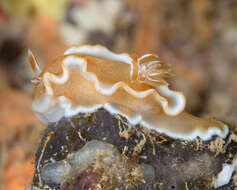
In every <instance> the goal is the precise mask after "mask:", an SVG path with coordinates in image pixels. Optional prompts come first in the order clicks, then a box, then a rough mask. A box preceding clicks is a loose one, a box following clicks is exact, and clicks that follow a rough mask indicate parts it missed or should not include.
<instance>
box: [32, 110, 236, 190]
mask: <svg viewBox="0 0 237 190" xmlns="http://www.w3.org/2000/svg"><path fill="white" fill-rule="evenodd" d="M236 154H237V131H236V129H235V130H234V128H233V127H232V128H231V127H230V133H229V134H228V136H227V137H226V139H221V138H220V137H213V139H212V140H210V141H206V142H203V141H202V140H201V139H200V138H196V139H195V140H194V141H184V140H176V139H171V138H169V137H167V136H165V135H163V134H159V133H157V132H155V131H152V130H148V129H147V128H144V127H142V126H139V125H137V126H135V127H133V126H131V125H129V124H128V123H127V121H126V119H124V118H123V117H121V116H120V115H111V114H110V113H108V112H107V111H105V110H103V109H100V110H98V111H97V112H95V113H90V114H79V115H77V116H74V117H72V118H63V119H61V120H60V121H59V122H57V123H52V124H50V125H49V126H48V128H47V129H46V130H45V132H44V134H43V137H42V140H41V143H40V146H39V149H38V151H37V153H36V162H35V174H34V178H33V181H32V184H31V185H30V187H29V189H31V190H39V189H48V190H77V189H81V190H87V189H102V190H110V189H111V190H112V189H116V190H120V189H121V190H123V189H124V190H125V189H128V190H214V189H217V190H233V189H235V185H236V184H237V182H236V180H237V174H235V172H234V171H233V170H234V166H235V164H236V163H235V162H234V161H235V156H236ZM222 174H223V175H224V176H225V177H223V176H222V177H221V175H222ZM227 174H229V178H230V179H228V177H227V176H228V175H227ZM225 183H227V184H225ZM223 184H225V185H223Z"/></svg>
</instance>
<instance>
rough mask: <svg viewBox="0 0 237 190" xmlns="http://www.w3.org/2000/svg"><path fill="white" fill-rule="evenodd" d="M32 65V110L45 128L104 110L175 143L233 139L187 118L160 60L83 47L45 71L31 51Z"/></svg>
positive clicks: (217, 127) (222, 128)
mask: <svg viewBox="0 0 237 190" xmlns="http://www.w3.org/2000/svg"><path fill="white" fill-rule="evenodd" d="M29 62H30V64H31V67H32V69H33V71H34V73H35V77H34V78H33V79H32V83H33V84H34V89H35V97H34V101H33V104H32V109H33V111H34V112H35V113H36V115H37V116H38V118H39V119H40V120H41V121H42V122H44V123H48V122H57V121H58V120H60V119H61V118H62V117H72V116H75V115H77V114H78V113H88V112H95V111H96V110H98V109H99V108H104V109H106V110H107V111H109V112H110V113H111V114H120V115H122V116H124V117H125V118H126V119H127V120H128V122H129V123H130V124H131V125H133V126H134V125H136V124H140V125H142V126H143V127H146V128H149V129H152V130H155V131H157V132H159V133H164V134H166V135H168V136H170V137H172V138H178V139H184V140H193V139H194V138H196V137H198V136H199V137H200V138H201V139H203V140H209V139H210V138H211V137H212V136H214V135H218V136H221V137H222V138H225V137H226V135H227V134H228V127H227V126H226V125H225V124H223V123H222V122H219V121H216V120H209V119H202V118H198V117H195V116H193V115H191V114H188V113H186V112H184V108H185V97H184V95H183V94H182V93H181V92H177V91H173V90H171V89H169V85H168V83H167V82H166V80H165V77H167V76H170V66H169V65H168V64H167V63H165V62H162V61H159V60H158V57H157V56H156V55H153V54H147V55H144V56H142V57H137V56H136V55H128V54H116V53H113V52H111V51H110V50H108V49H107V48H105V47H103V46H99V45H95V46H89V45H84V46H73V47H71V48H69V49H67V50H66V51H65V53H64V55H63V56H61V57H59V58H57V59H55V60H54V61H53V62H51V63H49V64H46V65H45V67H44V68H43V69H42V70H41V69H40V65H38V63H37V61H36V59H35V57H34V56H33V54H32V53H31V52H30V51H29Z"/></svg>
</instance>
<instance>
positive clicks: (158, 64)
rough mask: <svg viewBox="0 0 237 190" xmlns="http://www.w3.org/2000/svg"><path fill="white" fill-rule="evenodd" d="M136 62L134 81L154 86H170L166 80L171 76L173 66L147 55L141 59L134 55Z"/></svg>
mask: <svg viewBox="0 0 237 190" xmlns="http://www.w3.org/2000/svg"><path fill="white" fill-rule="evenodd" d="M132 57H133V60H134V62H135V69H134V70H135V72H137V74H136V77H135V78H133V79H132V80H137V81H138V82H142V83H147V84H149V85H152V86H157V85H168V83H167V82H166V81H165V79H164V78H167V77H170V76H171V66H170V65H169V64H167V63H165V62H163V61H160V60H158V56H157V55H154V54H147V55H145V56H142V57H140V58H137V56H136V55H133V56H132Z"/></svg>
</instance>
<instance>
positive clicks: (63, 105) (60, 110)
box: [32, 95, 229, 141]
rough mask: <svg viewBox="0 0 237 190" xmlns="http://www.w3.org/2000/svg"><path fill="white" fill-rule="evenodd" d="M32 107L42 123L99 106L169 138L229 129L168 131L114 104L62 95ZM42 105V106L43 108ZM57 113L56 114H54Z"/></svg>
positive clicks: (222, 134)
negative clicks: (74, 101)
mask: <svg viewBox="0 0 237 190" xmlns="http://www.w3.org/2000/svg"><path fill="white" fill-rule="evenodd" d="M49 102H50V105H51V107H50V108H49V109H48V111H46V112H45V113H40V112H38V111H39V110H38V109H39V107H40V106H41V109H45V107H44V106H47V105H49V104H48V103H49ZM32 107H33V109H34V108H37V110H38V111H36V115H37V117H38V118H39V119H40V120H41V121H42V122H44V123H46V124H47V123H48V122H57V121H59V120H60V119H61V118H62V117H66V118H70V117H73V116H75V115H77V114H78V113H88V112H91V113H93V112H96V111H97V110H98V109H99V108H104V109H105V110H107V111H108V112H109V113H111V114H120V115H122V116H123V117H125V118H126V119H127V120H128V122H129V123H130V124H131V125H137V124H141V125H142V126H144V127H147V128H148V129H152V130H155V131H157V132H158V133H164V134H166V135H168V136H170V137H171V138H174V139H182V140H194V139H195V138H196V137H197V136H199V137H200V138H201V139H202V140H204V141H206V140H210V139H211V137H212V136H214V135H218V136H220V137H222V138H225V137H226V136H227V134H228V133H229V129H228V127H227V125H224V132H223V131H222V130H221V129H219V128H217V127H214V126H213V127H210V128H209V129H208V131H204V130H195V131H192V132H191V133H185V134H184V133H177V132H172V131H169V130H168V129H161V128H157V127H153V126H151V125H149V124H148V123H147V122H145V121H143V120H142V117H141V116H140V115H136V116H134V117H128V116H127V115H124V114H123V113H121V112H120V111H119V110H118V109H117V108H116V105H113V104H110V103H107V104H104V105H99V104H98V105H94V106H91V107H88V106H72V104H71V102H70V100H69V99H67V98H66V97H64V96H61V97H58V98H56V99H52V98H51V97H50V96H47V95H45V96H44V97H43V98H42V99H41V100H39V101H35V102H34V103H33V104H32ZM43 107H44V108H43ZM55 113H57V114H55Z"/></svg>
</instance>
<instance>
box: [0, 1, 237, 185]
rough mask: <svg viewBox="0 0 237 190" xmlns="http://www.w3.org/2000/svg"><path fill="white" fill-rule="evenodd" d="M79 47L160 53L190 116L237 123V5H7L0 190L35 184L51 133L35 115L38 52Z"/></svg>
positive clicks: (0, 83)
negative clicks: (45, 134) (42, 144)
mask: <svg viewBox="0 0 237 190" xmlns="http://www.w3.org/2000/svg"><path fill="white" fill-rule="evenodd" d="M72 44H103V45H105V46H107V47H108V48H109V49H111V50H113V51H115V52H118V53H120V52H127V53H137V54H138V55H143V54H145V53H151V52H153V53H157V54H158V55H159V56H160V59H161V60H164V61H166V62H168V63H170V64H171V65H172V66H173V70H174V76H175V77H172V78H171V79H169V80H170V84H171V85H170V86H171V88H175V89H178V90H180V91H183V92H184V94H185V96H186V97H187V107H186V110H187V111H189V112H192V113H193V114H195V115H200V116H203V117H215V118H218V119H220V120H224V121H227V122H230V123H234V124H235V123H237V1H236V0H225V1H223V0H215V1H208V0H199V1H196V0H180V1H176V0H147V1H141V0H139V1H138V0H50V1H49V0H37V1H36V0H24V1H19V0H1V1H0V190H21V189H24V187H25V186H26V185H27V184H29V183H30V181H31V179H32V174H33V170H34V153H35V152H36V149H37V145H38V143H39V140H40V136H41V134H42V131H43V130H44V128H45V126H43V125H42V124H41V123H39V121H38V120H37V119H36V117H35V116H34V114H33V113H32V111H31V101H32V96H33V89H32V85H31V83H30V79H31V77H32V71H31V70H30V67H29V65H28V63H27V50H28V49H31V50H32V51H33V53H34V54H35V56H36V57H37V59H38V60H39V62H40V64H41V65H42V66H43V65H44V64H45V63H47V62H49V61H51V60H52V59H54V58H56V57H57V56H59V55H61V54H62V53H63V52H64V50H65V49H66V48H67V47H70V46H71V45H72Z"/></svg>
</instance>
